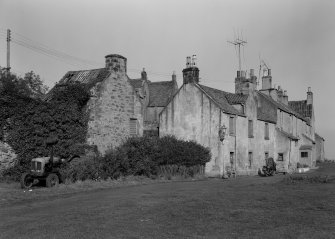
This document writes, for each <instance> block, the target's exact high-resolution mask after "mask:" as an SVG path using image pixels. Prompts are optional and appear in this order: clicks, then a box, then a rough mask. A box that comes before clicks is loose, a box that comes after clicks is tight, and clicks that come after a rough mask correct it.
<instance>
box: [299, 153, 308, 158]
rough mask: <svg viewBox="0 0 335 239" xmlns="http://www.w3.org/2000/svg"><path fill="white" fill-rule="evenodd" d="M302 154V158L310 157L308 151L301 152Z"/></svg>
mask: <svg viewBox="0 0 335 239" xmlns="http://www.w3.org/2000/svg"><path fill="white" fill-rule="evenodd" d="M300 156H301V158H308V152H301V153H300Z"/></svg>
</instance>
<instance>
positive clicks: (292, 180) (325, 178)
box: [283, 175, 333, 184]
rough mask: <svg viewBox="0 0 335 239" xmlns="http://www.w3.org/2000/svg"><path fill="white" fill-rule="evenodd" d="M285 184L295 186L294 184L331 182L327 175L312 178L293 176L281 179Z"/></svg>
mask: <svg viewBox="0 0 335 239" xmlns="http://www.w3.org/2000/svg"><path fill="white" fill-rule="evenodd" d="M283 181H284V182H285V183H286V184H296V183H329V182H331V181H333V179H330V178H329V176H328V175H325V176H321V175H314V176H305V175H293V176H289V177H286V178H285V179H283Z"/></svg>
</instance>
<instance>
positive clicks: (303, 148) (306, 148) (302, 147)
mask: <svg viewBox="0 0 335 239" xmlns="http://www.w3.org/2000/svg"><path fill="white" fill-rule="evenodd" d="M312 148H313V146H312V145H308V144H305V145H301V146H300V148H299V149H300V150H312Z"/></svg>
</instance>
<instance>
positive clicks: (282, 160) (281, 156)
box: [277, 153, 284, 162]
mask: <svg viewBox="0 0 335 239" xmlns="http://www.w3.org/2000/svg"><path fill="white" fill-rule="evenodd" d="M280 158H281V160H280ZM277 161H280V162H284V153H278V158H277Z"/></svg>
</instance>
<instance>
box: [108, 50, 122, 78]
mask: <svg viewBox="0 0 335 239" xmlns="http://www.w3.org/2000/svg"><path fill="white" fill-rule="evenodd" d="M105 58H106V68H107V69H108V70H109V71H114V72H115V73H119V74H127V58H125V57H124V56H121V55H117V54H111V55H107V56H105Z"/></svg>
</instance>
